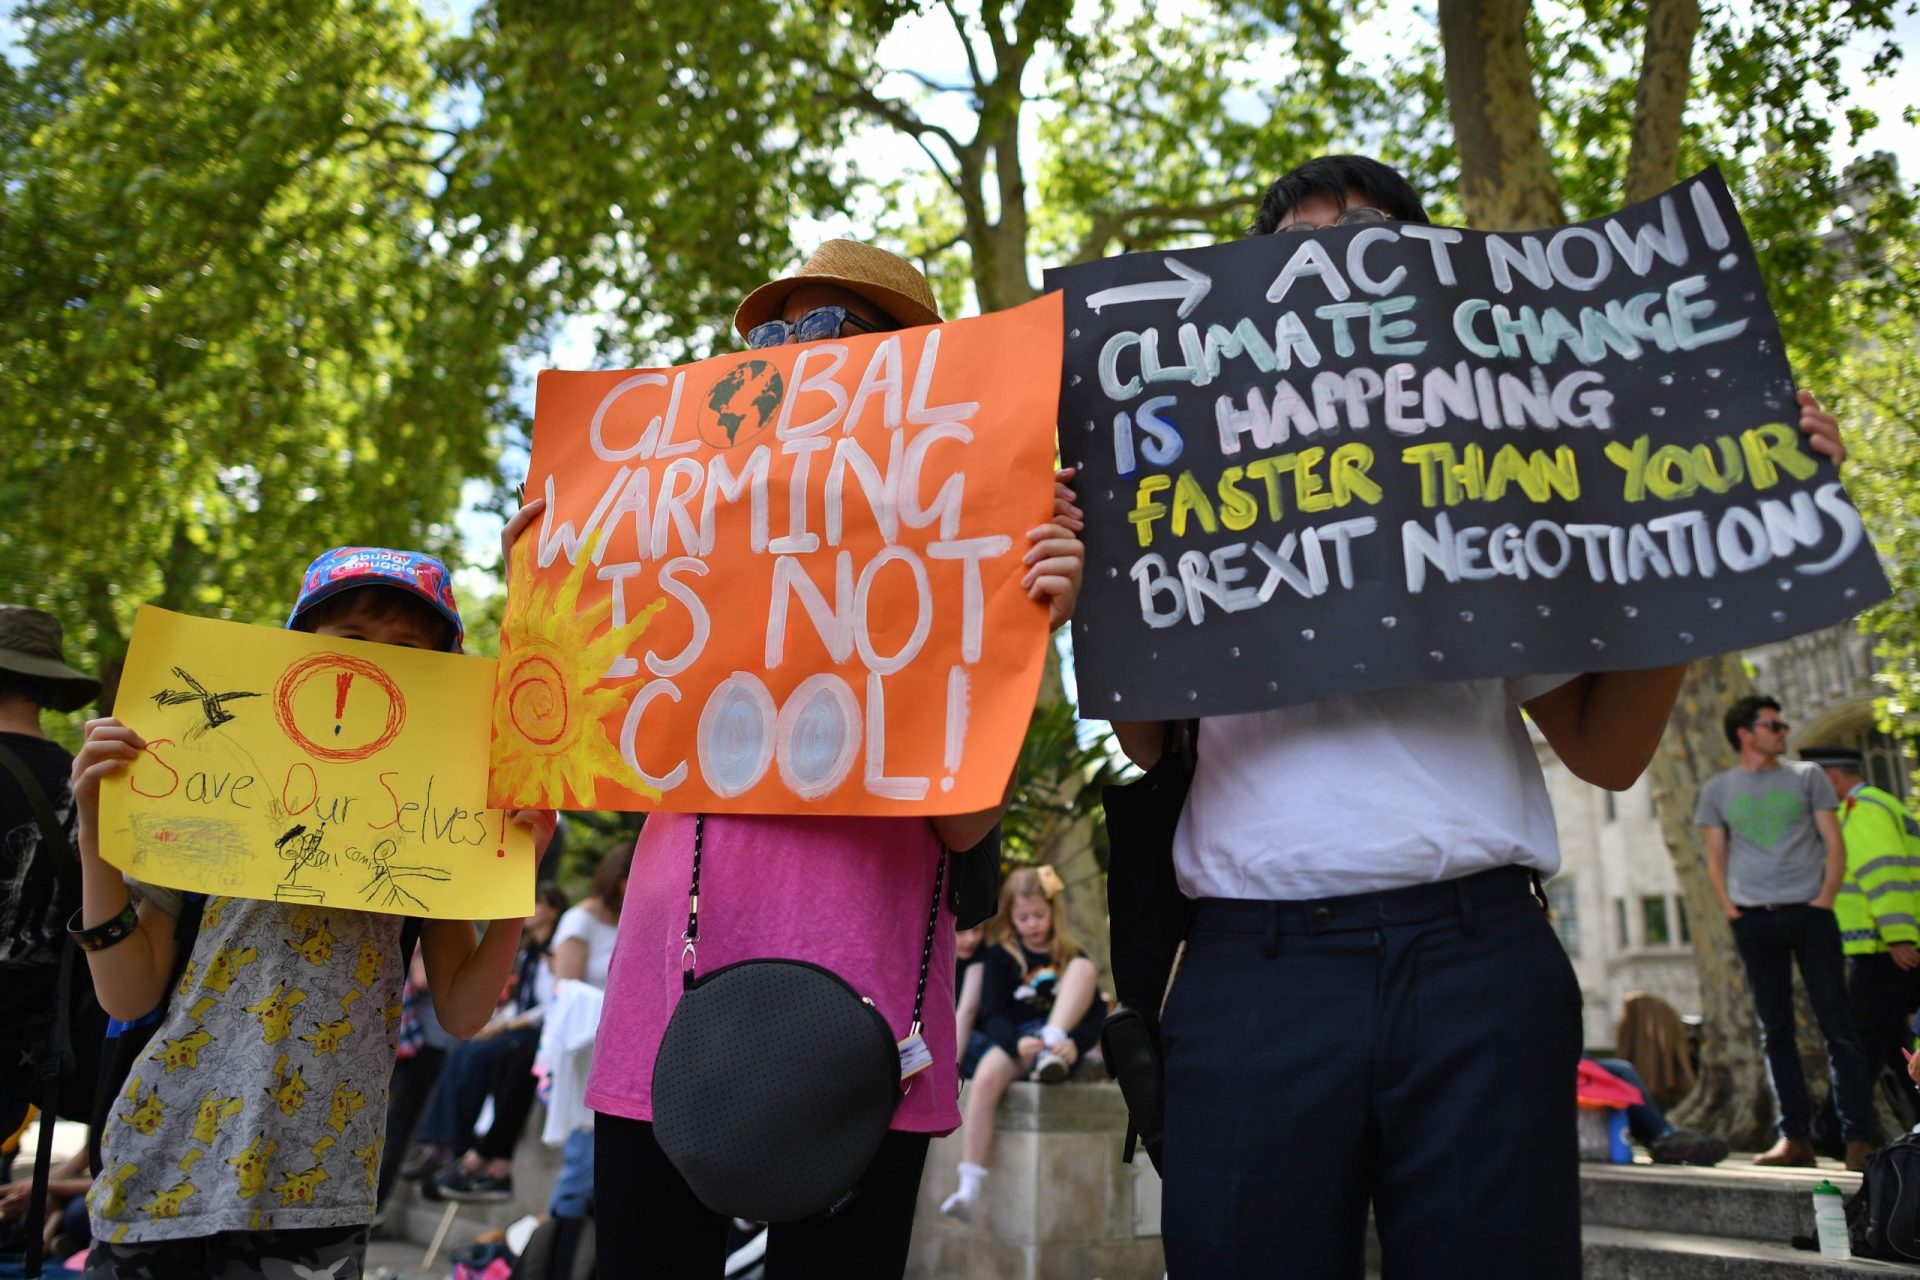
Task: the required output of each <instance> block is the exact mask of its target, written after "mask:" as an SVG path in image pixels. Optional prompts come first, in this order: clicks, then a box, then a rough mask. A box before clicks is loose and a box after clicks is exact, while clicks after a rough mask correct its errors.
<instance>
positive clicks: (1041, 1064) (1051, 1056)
mask: <svg viewBox="0 0 1920 1280" xmlns="http://www.w3.org/2000/svg"><path fill="white" fill-rule="evenodd" d="M1072 1070H1073V1068H1072V1067H1070V1066H1068V1065H1067V1060H1066V1059H1065V1058H1063V1057H1061V1056H1060V1055H1059V1054H1057V1053H1055V1052H1054V1051H1053V1050H1051V1049H1042V1050H1041V1051H1040V1056H1039V1057H1037V1058H1035V1059H1034V1060H1033V1078H1034V1079H1035V1080H1038V1081H1039V1082H1040V1083H1041V1084H1059V1083H1060V1082H1061V1081H1062V1080H1065V1079H1066V1078H1067V1075H1068V1073H1069V1072H1071V1071H1072Z"/></svg>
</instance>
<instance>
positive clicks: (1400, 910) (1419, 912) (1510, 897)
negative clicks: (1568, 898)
mask: <svg viewBox="0 0 1920 1280" xmlns="http://www.w3.org/2000/svg"><path fill="white" fill-rule="evenodd" d="M1523 900H1531V901H1532V902H1533V903H1534V904H1535V905H1537V906H1538V907H1540V908H1541V909H1542V910H1544V909H1545V908H1546V905H1547V899H1546V895H1545V894H1544V893H1542V892H1541V889H1540V875H1539V873H1538V872H1536V871H1534V870H1533V869H1532V868H1530V867H1511V866H1509V867H1495V868H1494V869H1493V870H1491V871H1481V872H1478V873H1476V874H1474V875H1470V876H1462V877H1460V878H1459V879H1458V880H1442V881H1439V882H1438V883H1435V884H1415V885H1408V886H1406V887H1405V888H1402V889H1382V890H1380V891H1378V892H1375V893H1354V894H1347V895H1345V896H1343V897H1338V898H1307V899H1301V900H1297V901H1285V902H1269V901H1263V900H1259V899H1253V898H1201V899H1200V900H1198V901H1197V902H1195V903H1194V904H1193V928H1195V929H1203V930H1207V931H1209V932H1215V933H1259V934H1265V933H1268V932H1269V931H1271V930H1274V929H1275V928H1276V926H1277V931H1278V932H1280V933H1333V932H1339V931H1344V930H1349V929H1377V928H1379V927H1380V926H1381V925H1391V924H1417V923H1419V922H1421V921H1423V920H1439V919H1443V918H1445V917H1447V916H1454V915H1459V914H1460V913H1461V912H1462V911H1468V910H1471V909H1473V908H1475V907H1492V906H1499V905H1501V904H1503V903H1507V902H1518V901H1523Z"/></svg>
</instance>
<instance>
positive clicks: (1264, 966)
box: [1162, 868, 1581, 1280]
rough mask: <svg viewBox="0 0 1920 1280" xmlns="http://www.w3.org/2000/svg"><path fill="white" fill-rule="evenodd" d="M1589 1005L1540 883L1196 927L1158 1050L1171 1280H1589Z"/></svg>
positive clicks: (1214, 914) (1483, 885)
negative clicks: (1370, 1263) (1581, 1120)
mask: <svg viewBox="0 0 1920 1280" xmlns="http://www.w3.org/2000/svg"><path fill="white" fill-rule="evenodd" d="M1580 1012H1581V997H1580V987H1579V983H1578V981H1577V980H1576V979H1575V978H1574V975H1573V968H1572V966H1571V965H1570V964H1569V963H1568V961H1567V956H1566V953H1565V952H1564V951H1563V950H1562V949H1561V947H1560V942H1559V939H1558V937H1556V935H1555V934H1554V932H1553V929H1552V926H1551V925H1549V924H1548V923H1547V918H1546V912H1545V909H1544V907H1543V906H1542V905H1541V903H1540V902H1539V901H1538V900H1537V899H1536V898H1535V896H1534V887H1533V882H1532V879H1531V877H1530V876H1529V875H1528V873H1526V872H1524V871H1521V870H1519V869H1518V868H1503V869H1501V870H1499V871H1492V872H1485V873H1482V874H1480V875H1476V876H1471V877H1467V878H1465V879H1462V880H1457V881H1451V882H1446V883H1442V884H1437V885H1420V886H1416V887H1414V888H1410V889H1400V890H1394V891H1392V892H1387V893H1378V894H1362V895H1355V896H1353V897H1346V898H1325V899H1320V900H1317V901H1312V902H1246V901H1226V900H1219V899H1213V900H1205V901H1201V902H1199V903H1197V904H1196V906H1195V911H1194V923H1193V926H1192V929H1191V930H1190V932H1189V935H1188V940H1187V954H1186V959H1185V961H1184V962H1183V964H1182V968H1181V971H1180V974H1179V977H1178V978H1177V979H1176V981H1175V983H1174V988H1173V993H1172V996H1171V998H1170V1000H1169V1002H1168V1006H1167V1012H1166V1020H1165V1025H1164V1028H1163V1031H1164V1035H1165V1044H1166V1064H1167V1080H1166V1149H1165V1164H1164V1166H1163V1167H1164V1172H1165V1183H1164V1201H1163V1205H1162V1214H1163V1217H1162V1234H1163V1238H1164V1240H1165V1243H1166V1251H1167V1270H1168V1273H1169V1275H1170V1276H1171V1277H1172V1280H1232V1278H1233V1277H1243V1276H1244V1277H1254V1276H1258V1277H1261V1278H1262V1280H1266V1278H1268V1277H1289V1278H1293V1277H1298V1278H1302V1280H1320V1278H1321V1277H1326V1278H1327V1280H1348V1278H1351V1280H1358V1278H1359V1277H1360V1276H1361V1275H1362V1274H1363V1272H1364V1271H1365V1256H1364V1252H1365V1239H1364V1237H1365V1231H1366V1221H1367V1207H1368V1204H1369V1203H1371V1204H1372V1206H1373V1210H1374V1215H1375V1218H1376V1221H1377V1224H1378V1229H1379V1234H1380V1243H1381V1248H1382V1261H1381V1268H1380V1271H1381V1275H1382V1276H1384V1277H1385V1278H1386V1280H1397V1278H1404V1277H1417V1278H1418V1280H1449V1278H1451V1277H1461V1278H1462V1280H1469V1278H1470V1280H1521V1278H1523V1277H1525V1278H1529V1280H1547V1278H1552V1280H1559V1278H1560V1277H1574V1276H1578V1275H1579V1274H1580V1193H1579V1165H1578V1157H1579V1151H1578V1142H1577V1137H1576V1132H1575V1130H1576V1119H1575V1111H1574V1078H1575V1067H1576V1064H1577V1063H1578V1061H1579V1057H1580V1043H1581V1025H1580Z"/></svg>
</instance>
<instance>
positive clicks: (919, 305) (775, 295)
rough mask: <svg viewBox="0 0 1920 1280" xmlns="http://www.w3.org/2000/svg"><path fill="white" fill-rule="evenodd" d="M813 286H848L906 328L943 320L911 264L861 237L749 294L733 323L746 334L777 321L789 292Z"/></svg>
mask: <svg viewBox="0 0 1920 1280" xmlns="http://www.w3.org/2000/svg"><path fill="white" fill-rule="evenodd" d="M809 284H837V285H839V286H840V287H841V288H843V289H849V290H851V291H853V292H854V293H857V294H859V295H860V296H861V297H862V298H865V299H866V300H867V301H868V302H871V303H872V304H873V305H874V306H876V307H878V308H880V309H881V310H882V311H884V312H886V313H887V314H888V315H889V316H892V317H893V319H894V320H895V321H897V322H898V323H899V325H900V327H901V328H903V329H911V328H913V327H914V326H915V325H922V324H939V323H940V309H939V308H938V307H937V306H935V305H934V301H933V286H931V285H929V284H928V283H927V278H926V277H925V276H923V275H921V274H920V272H919V270H918V269H917V268H916V267H915V266H914V265H913V264H912V263H911V262H908V261H907V260H906V259H905V258H902V257H900V256H899V255H897V254H892V253H888V252H887V251H886V250H885V249H876V248H874V247H873V246H872V245H870V244H861V243H860V242H859V241H857V240H829V241H827V242H826V243H825V244H823V245H821V246H820V247H819V248H818V249H816V250H814V253H813V256H812V257H811V258H808V259H807V260H806V262H805V263H803V264H801V267H800V269H799V270H798V271H796V272H794V273H793V274H792V275H790V276H784V277H782V278H781V279H778V280H770V281H768V282H767V283H766V284H763V285H761V286H760V287H759V288H758V289H755V290H754V291H753V292H752V293H750V294H748V295H747V296H746V298H745V300H743V301H742V302H741V303H740V309H739V310H738V311H736V312H734V313H733V327H734V328H735V329H737V330H738V331H739V333H740V336H741V337H743V338H744V337H746V336H747V331H748V330H749V329H751V328H753V327H754V326H755V325H757V324H765V323H766V322H767V321H769V320H773V319H777V318H778V317H779V315H780V308H781V306H782V305H784V304H785V303H786V300H787V295H788V294H790V293H792V292H793V291H794V290H795V289H798V288H800V287H801V286H802V285H809Z"/></svg>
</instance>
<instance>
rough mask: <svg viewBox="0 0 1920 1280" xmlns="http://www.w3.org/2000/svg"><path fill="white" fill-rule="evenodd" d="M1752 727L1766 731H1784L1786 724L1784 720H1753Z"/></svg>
mask: <svg viewBox="0 0 1920 1280" xmlns="http://www.w3.org/2000/svg"><path fill="white" fill-rule="evenodd" d="M1753 727H1754V728H1756V729H1765V730H1766V731H1767V732H1768V733H1785V732H1786V731H1787V727H1788V726H1787V722H1786V721H1785V720H1755V721H1754V722H1753Z"/></svg>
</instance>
